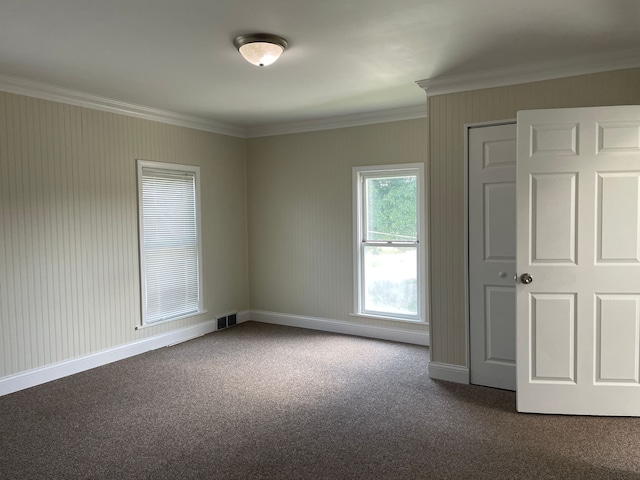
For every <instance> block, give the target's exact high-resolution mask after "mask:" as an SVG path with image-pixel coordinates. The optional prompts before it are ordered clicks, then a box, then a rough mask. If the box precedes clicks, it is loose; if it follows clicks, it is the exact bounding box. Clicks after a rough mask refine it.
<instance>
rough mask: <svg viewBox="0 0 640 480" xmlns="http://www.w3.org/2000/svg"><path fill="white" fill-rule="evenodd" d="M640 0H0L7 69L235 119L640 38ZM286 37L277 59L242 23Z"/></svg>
mask: <svg viewBox="0 0 640 480" xmlns="http://www.w3.org/2000/svg"><path fill="white" fill-rule="evenodd" d="M639 22H640V1H638V0H530V1H525V0H321V1H313V2H312V1H309V0H0V74H6V75H11V76H17V77H21V78H24V79H29V80H35V81H38V82H45V83H48V84H51V85H55V86H58V87H63V88H65V89H70V90H75V91H81V92H87V93H91V94H94V95H98V96H101V97H106V98H110V99H116V100H120V101H123V102H129V103H133V104H136V105H144V106H149V107H154V108H157V109H163V110H168V111H171V112H177V113H180V114H184V115H191V116H197V117H201V118H204V119H208V120H212V121H216V122H222V123H224V124H228V125H234V126H238V127H243V128H245V127H256V126H261V125H268V124H274V123H276V124H277V123H283V122H300V121H311V120H316V119H321V118H327V117H336V116H340V115H350V114H361V113H362V114H364V113H366V112H374V111H380V110H387V109H401V108H406V107H413V106H418V105H424V103H425V94H424V91H423V90H422V89H421V88H419V87H418V86H417V85H416V84H415V82H416V81H418V80H422V79H432V78H439V77H446V76H451V75H461V74H467V73H473V72H478V71H483V70H491V69H498V68H502V67H511V66H517V65H526V64H532V63H543V62H549V61H556V60H561V59H572V58H576V57H584V56H588V55H601V56H602V54H606V53H609V52H611V53H614V52H619V51H623V50H633V49H639V48H640V26H639ZM256 32H266V33H274V34H279V35H282V36H283V37H285V38H286V39H287V40H288V41H289V45H290V47H289V49H288V50H287V51H286V52H285V53H284V54H283V56H282V57H281V58H280V60H279V61H278V62H277V63H275V64H274V65H271V66H269V67H264V68H261V67H255V66H253V65H250V64H249V63H247V62H245V61H244V60H243V59H242V57H241V56H240V55H239V54H238V52H237V51H236V50H235V48H234V46H233V45H232V40H233V38H234V37H236V36H237V35H239V34H246V33H256Z"/></svg>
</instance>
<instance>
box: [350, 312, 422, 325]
mask: <svg viewBox="0 0 640 480" xmlns="http://www.w3.org/2000/svg"><path fill="white" fill-rule="evenodd" d="M349 316H350V317H358V318H368V319H371V320H388V321H390V322H401V323H412V324H414V325H416V324H417V325H429V322H427V321H425V320H409V319H407V318H398V317H387V316H385V315H372V314H370V313H350V314H349Z"/></svg>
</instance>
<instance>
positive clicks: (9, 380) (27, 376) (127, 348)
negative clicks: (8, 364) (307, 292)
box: [0, 311, 249, 396]
mask: <svg viewBox="0 0 640 480" xmlns="http://www.w3.org/2000/svg"><path fill="white" fill-rule="evenodd" d="M248 319H249V312H248V311H242V312H238V316H237V323H242V322H246V321H247V320H248ZM216 326H217V322H216V321H215V320H209V321H206V322H203V323H199V324H197V325H192V326H189V327H185V328H181V329H179V330H174V331H171V332H167V333H162V334H160V335H154V336H153V337H148V338H144V339H142V340H137V341H135V342H131V343H127V344H124V345H119V346H117V347H114V348H110V349H108V350H103V351H101V352H96V353H90V354H88V355H83V356H81V357H78V358H74V359H71V360H65V361H62V362H59V363H54V364H51V365H46V366H44V367H40V368H35V369H33V370H28V371H26V372H22V373H17V374H15V375H10V376H7V377H4V378H0V396H2V395H8V394H9V393H13V392H17V391H19V390H24V389H25V388H30V387H35V386H36V385H40V384H43V383H47V382H51V381H53V380H57V379H59V378H63V377H67V376H69V375H73V374H75V373H80V372H84V371H85V370H90V369H92V368H96V367H100V366H102V365H106V364H108V363H112V362H117V361H118V360H124V359H125V358H129V357H133V356H135V355H140V354H141V353H146V352H149V351H151V350H156V349H158V348H162V347H168V346H169V345H175V344H177V343H182V342H186V341H188V340H193V339H194V338H197V337H201V336H202V335H206V334H207V333H211V332H214V331H216Z"/></svg>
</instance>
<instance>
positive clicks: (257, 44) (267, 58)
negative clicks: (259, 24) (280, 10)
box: [233, 33, 288, 67]
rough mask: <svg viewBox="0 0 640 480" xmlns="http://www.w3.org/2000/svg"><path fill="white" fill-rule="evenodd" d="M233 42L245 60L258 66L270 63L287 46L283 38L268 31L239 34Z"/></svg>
mask: <svg viewBox="0 0 640 480" xmlns="http://www.w3.org/2000/svg"><path fill="white" fill-rule="evenodd" d="M233 44H234V45H235V47H236V48H237V49H238V51H239V52H240V55H242V56H243V57H244V59H245V60H246V61H247V62H249V63H252V64H253V65H257V66H259V67H265V66H267V65H271V64H272V63H273V62H275V61H276V60H277V59H278V58H279V57H280V55H281V54H282V52H284V51H285V50H286V48H287V46H288V43H287V41H286V40H285V39H284V38H282V37H278V36H277V35H271V34H269V33H255V34H252V35H240V36H239V37H236V39H235V40H234V41H233Z"/></svg>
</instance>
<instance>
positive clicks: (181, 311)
mask: <svg viewBox="0 0 640 480" xmlns="http://www.w3.org/2000/svg"><path fill="white" fill-rule="evenodd" d="M199 176H200V168H199V167H194V166H189V165H178V164H170V163H159V162H150V161H146V160H138V194H139V216H140V270H141V292H142V326H145V325H153V324H157V323H160V322H165V321H169V320H177V319H179V318H184V317H187V316H191V315H196V314H200V313H204V311H203V302H202V281H201V266H200V265H201V258H202V249H201V241H200V194H199V193H200V192H199V190H200V185H199Z"/></svg>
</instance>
